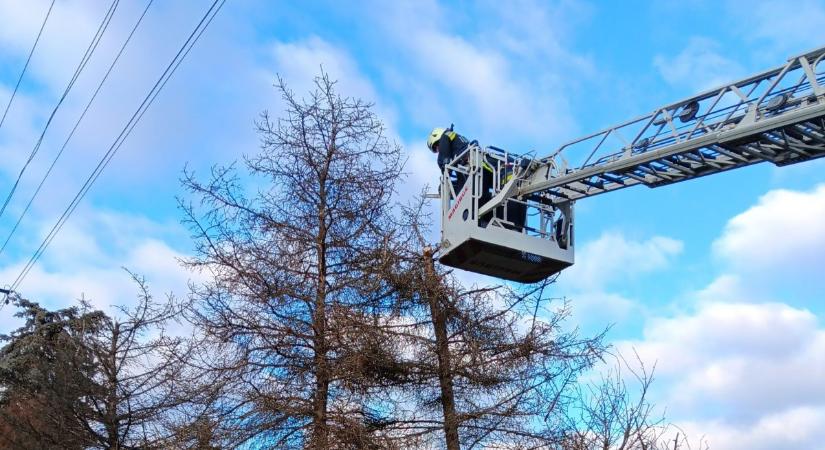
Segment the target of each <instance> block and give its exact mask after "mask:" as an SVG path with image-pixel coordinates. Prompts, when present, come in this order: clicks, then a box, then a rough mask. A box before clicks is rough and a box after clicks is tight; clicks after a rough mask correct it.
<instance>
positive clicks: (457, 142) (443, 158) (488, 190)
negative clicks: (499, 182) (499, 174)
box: [427, 126, 493, 226]
mask: <svg viewBox="0 0 825 450" xmlns="http://www.w3.org/2000/svg"><path fill="white" fill-rule="evenodd" d="M473 143H475V141H473ZM470 144H471V142H470V141H468V140H467V138H465V137H464V136H462V135H460V134H458V133H456V132H455V131H453V127H452V126H450V128H448V129H445V128H433V131H431V132H430V135H429V136H428V137H427V148H429V149H430V151H432V152H433V153H436V154H438V158H437V160H436V161H437V163H438V168H439V169H441V172H442V173H443V172H444V167H445V166H446V165H447V163H448V162H450V161H452V160H453V159H454V158H455V157H456V156H458V155H459V154H461V152H463V151H464V150H466V149H467V147H468V146H470ZM483 169H484V170H483V173H482V176H481V180H482V181H481V196H480V197H479V199H478V204H479V205H483V204H484V203H486V202H487V201H488V200H490V199H491V198H492V197H493V193H492V188H493V168H492V167H491V166H490V165H489V164H488V163H487V162H486V161H485V162H484V163H483ZM455 177H456V178H455V180H454V181H453V189H454V190H455V192H456V193H458V191H459V190H460V189H461V188H462V187H463V186H464V182H465V181H466V180H467V176H466V175H464V174H462V173H456V174H455ZM491 217H492V213H489V214H486V215H485V216H484V217H481V223H482V224H483V225H484V226H486V224H487V222H489V221H490V218H491Z"/></svg>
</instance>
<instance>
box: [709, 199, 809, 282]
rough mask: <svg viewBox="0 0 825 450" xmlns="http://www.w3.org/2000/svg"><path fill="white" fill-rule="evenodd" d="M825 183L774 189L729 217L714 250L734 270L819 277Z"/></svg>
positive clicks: (777, 276) (773, 275)
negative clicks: (806, 187)
mask: <svg viewBox="0 0 825 450" xmlns="http://www.w3.org/2000/svg"><path fill="white" fill-rule="evenodd" d="M823 218H825V185H819V186H818V187H817V188H815V189H813V190H812V191H810V192H797V191H788V190H774V191H770V192H768V193H767V194H765V195H763V196H762V197H761V198H760V199H759V201H758V202H757V204H756V205H755V206H753V207H751V208H749V209H748V210H747V211H745V212H743V213H741V214H738V215H737V216H735V217H733V218H732V219H730V220H729V221H728V223H727V225H726V226H725V230H724V232H723V233H722V236H720V237H719V238H718V239H717V240H716V241H715V242H714V243H713V250H714V252H715V253H716V254H717V255H718V256H720V257H721V258H722V259H723V260H724V261H725V262H726V263H728V264H729V265H730V266H731V267H732V268H734V269H735V270H737V271H741V272H744V273H746V274H753V273H760V274H767V275H768V276H770V277H776V278H781V277H794V278H796V277H800V278H804V279H806V280H818V279H820V278H821V277H820V276H819V275H821V273H822V267H825V227H823Z"/></svg>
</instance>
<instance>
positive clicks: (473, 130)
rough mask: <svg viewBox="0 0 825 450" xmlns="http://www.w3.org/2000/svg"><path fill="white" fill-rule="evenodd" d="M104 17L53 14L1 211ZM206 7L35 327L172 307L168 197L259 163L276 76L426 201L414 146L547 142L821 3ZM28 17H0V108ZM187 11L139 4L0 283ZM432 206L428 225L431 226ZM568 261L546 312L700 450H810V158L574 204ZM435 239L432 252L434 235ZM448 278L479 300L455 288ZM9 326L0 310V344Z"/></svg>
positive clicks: (6, 9)
mask: <svg viewBox="0 0 825 450" xmlns="http://www.w3.org/2000/svg"><path fill="white" fill-rule="evenodd" d="M108 4H109V3H108V2H104V1H74V0H71V1H68V0H67V1H58V2H57V3H56V4H55V6H54V9H53V10H52V13H51V15H50V17H49V20H48V22H47V24H46V27H45V29H44V32H43V36H42V38H41V41H40V43H39V44H38V47H37V49H36V51H35V53H34V55H33V57H32V60H31V63H30V65H29V67H28V70H27V72H26V75H25V77H24V79H23V81H22V84H21V87H20V90H19V92H18V93H17V96H16V97H15V99H14V101H13V103H12V105H11V108H10V111H9V115H8V117H7V119H6V122H5V123H4V124H3V126H2V127H0V161H2V164H0V191H2V194H3V195H6V194H7V193H8V190H10V189H11V186H12V184H13V183H14V180H15V179H16V177H17V175H18V173H19V172H20V169H21V167H22V166H23V164H24V162H25V160H26V158H27V156H28V155H29V154H30V152H31V151H32V149H33V148H34V146H35V143H36V142H37V139H38V136H39V135H40V133H41V131H42V130H43V127H44V124H45V122H46V120H47V119H48V117H49V114H50V113H51V111H52V110H53V108H54V106H55V104H56V103H57V101H58V99H59V98H60V96H61V94H62V92H63V90H64V89H65V87H66V84H67V83H68V82H69V79H70V78H71V76H72V73H73V71H74V69H75V67H76V66H77V64H78V62H79V61H80V59H81V57H82V55H83V52H84V50H85V48H86V46H87V45H88V43H89V42H90V40H91V39H92V36H93V35H94V33H95V31H96V30H97V26H98V24H99V22H100V20H101V19H102V18H103V16H104V14H105V11H106V8H107V7H108ZM792 5H793V6H792V7H791V6H789V3H788V2H780V1H776V2H767V1H744V0H741V1H740V0H721V1H704V0H696V1H681V2H641V1H626V2H595V1H578V0H561V1H552V0H551V1H545V2H533V1H518V0H514V1H508V2H497V1H476V2H470V1H454V2H438V1H434V0H429V1H428V0H423V1H396V2H382V1H363V2H336V1H306V2H278V1H254V0H249V1H243V0H228V2H227V3H226V5H225V6H224V7H223V9H222V10H221V11H220V13H219V15H218V16H217V18H216V19H215V20H214V22H213V23H212V24H211V26H210V28H209V29H208V30H207V32H206V33H205V34H204V35H203V37H202V38H201V40H200V41H199V42H198V44H197V46H196V47H195V49H194V50H193V51H192V52H191V53H190V54H189V56H188V58H187V59H186V61H185V62H184V63H183V64H182V65H181V66H180V68H179V70H178V71H177V72H176V74H175V75H174V77H173V78H172V80H171V81H170V82H169V83H168V84H167V85H166V87H165V90H164V91H163V92H162V93H161V95H160V96H159V97H158V98H157V100H156V101H155V103H154V104H153V105H152V107H151V109H150V110H149V112H148V113H147V114H146V115H145V116H144V118H143V120H142V122H141V123H140V124H139V125H138V127H137V128H136V129H135V131H134V133H133V134H132V135H131V136H130V138H129V140H128V141H127V142H126V143H125V145H124V146H123V147H122V148H121V150H120V151H119V153H118V154H117V155H116V156H115V158H114V159H113V160H112V163H111V164H110V165H109V166H108V167H107V169H106V170H105V171H104V172H103V174H102V176H101V177H100V178H99V179H98V180H97V182H96V184H95V185H94V187H93V188H92V190H91V191H90V192H89V194H88V195H87V196H86V197H85V198H84V200H83V202H82V203H81V204H80V205H79V207H78V208H77V210H76V211H75V213H74V214H73V215H72V216H71V218H70V220H69V221H68V222H67V223H66V225H65V227H64V228H63V229H62V231H61V232H60V234H59V235H58V236H57V238H56V239H55V240H54V241H53V242H52V244H51V246H50V247H49V248H48V250H47V251H46V253H45V254H44V255H43V257H42V258H41V259H40V260H39V261H38V263H37V264H36V265H35V267H34V268H33V270H32V271H31V272H30V273H29V275H28V276H27V278H26V279H25V281H24V282H23V283H22V285H21V286H20V288H19V291H20V292H21V293H22V294H23V295H24V296H25V297H28V298H32V299H36V300H38V301H41V302H43V303H44V304H46V305H48V306H51V307H61V306H68V305H70V304H73V302H75V301H76V299H78V298H81V297H83V298H86V299H89V300H90V301H92V303H93V304H95V305H97V306H98V307H101V308H108V307H109V306H110V305H113V304H124V303H129V302H130V301H133V299H134V298H135V296H136V295H137V290H136V289H135V286H134V285H133V283H131V281H130V277H129V274H128V273H126V272H125V271H124V270H123V268H124V267H125V268H128V269H129V270H131V271H134V272H136V273H139V274H142V275H144V276H145V277H146V278H147V281H148V282H149V284H150V285H151V287H152V289H153V291H154V292H156V295H163V293H167V292H171V293H174V294H175V295H180V296H183V295H186V285H187V282H188V281H189V280H193V281H197V279H198V277H197V275H195V274H190V273H187V272H185V271H184V270H183V269H181V268H180V266H179V264H178V260H179V258H185V257H186V256H187V255H189V254H191V251H192V242H191V240H190V239H189V233H188V232H187V230H186V229H185V227H183V226H182V225H181V223H180V219H181V213H180V211H179V210H178V209H177V200H176V197H179V196H183V198H184V199H185V193H184V192H183V190H182V189H181V187H180V183H179V179H180V177H181V174H182V170H183V168H184V167H189V168H190V169H191V170H194V171H195V172H196V173H200V174H205V173H207V171H208V170H209V168H210V167H211V166H212V165H213V164H227V163H231V162H232V161H235V160H237V159H239V158H241V157H242V156H243V155H245V154H252V153H254V152H256V151H257V150H258V148H259V141H258V137H257V136H256V133H255V127H254V122H255V120H256V119H257V118H258V117H259V114H260V113H261V112H263V111H265V110H266V111H269V112H270V114H271V115H273V116H274V117H277V115H278V113H279V111H280V110H281V108H282V103H281V100H280V98H279V97H278V95H277V92H276V91H275V89H274V88H273V83H274V82H275V80H276V77H277V76H278V75H280V76H281V77H282V78H283V79H284V80H285V81H286V82H287V83H288V84H289V86H290V87H291V88H292V89H293V90H295V91H296V92H299V93H300V92H307V90H308V89H309V88H310V87H311V83H312V79H313V77H314V76H316V75H318V74H319V72H320V70H322V68H323V70H324V71H326V72H327V73H328V74H329V75H330V77H331V78H333V79H337V80H338V81H339V85H338V86H339V89H340V91H341V92H342V93H343V94H346V95H351V96H357V97H361V98H364V99H366V100H369V101H372V102H374V103H375V110H376V112H377V113H378V114H379V115H380V116H381V118H382V119H383V120H384V121H385V123H386V124H387V127H388V132H389V134H390V137H391V138H393V139H395V140H396V141H397V142H398V143H400V144H401V145H403V147H404V151H405V156H406V159H407V164H406V166H405V172H406V173H407V176H406V179H405V181H404V182H403V184H402V186H401V188H400V193H401V195H402V196H403V195H409V196H412V195H415V194H416V193H418V192H420V190H421V188H422V187H423V186H425V185H428V184H429V185H430V186H434V185H435V183H436V181H437V178H438V171H437V167H436V164H435V162H434V161H433V157H432V155H431V154H430V153H429V151H428V150H427V149H426V147H425V139H426V135H427V134H428V132H429V130H430V129H431V128H432V127H434V126H445V125H448V124H450V123H454V124H455V127H456V130H458V131H459V132H461V133H462V134H464V135H466V136H470V137H472V138H474V139H478V140H479V141H480V142H481V143H483V144H486V145H496V146H498V147H502V148H507V149H509V150H511V151H514V152H517V153H526V152H529V151H535V152H537V154H540V155H542V154H550V153H551V152H552V151H554V150H555V149H556V148H557V147H558V146H560V145H561V144H563V143H564V142H567V141H570V140H572V139H574V138H577V137H579V136H582V135H585V134H588V133H590V132H593V131H597V130H599V129H602V128H604V127H606V126H610V125H613V124H616V123H619V122H622V121H624V120H627V119H629V118H633V117H636V116H638V115H641V114H645V113H648V112H650V111H652V110H654V109H655V108H656V107H658V106H661V105H663V104H666V103H670V102H673V101H677V100H679V99H681V98H684V97H687V96H690V95H691V94H695V93H697V92H699V91H701V90H704V89H707V88H712V87H714V86H716V85H719V84H720V83H725V82H729V81H733V80H736V79H738V78H744V77H747V76H749V75H751V74H753V73H756V72H759V71H762V70H766V69H769V68H773V67H775V66H779V65H781V64H783V63H784V62H785V61H786V60H787V58H788V57H790V56H793V55H795V54H800V53H803V52H805V51H808V50H811V49H813V48H817V47H819V46H822V45H825V33H823V31H822V30H823V28H822V24H823V23H825V1H810V0H799V1H795V2H793V4H792ZM48 6H49V2H47V1H34V0H32V1H29V0H27V1H22V0H0V106H2V107H5V105H6V103H7V102H8V98H9V96H10V94H11V92H12V90H13V88H14V85H15V83H16V81H17V77H18V76H19V74H20V71H21V69H22V67H23V65H24V63H25V61H26V56H27V55H28V52H29V50H30V48H31V45H32V43H33V42H34V38H35V36H36V35H37V31H38V29H39V27H40V24H41V23H42V20H43V17H44V15H45V13H46V10H47V9H48ZM145 6H146V3H144V2H143V1H137V0H135V1H131V0H129V1H124V2H122V3H120V4H119V6H118V9H117V10H116V11H115V15H114V17H113V19H112V22H111V25H110V27H109V28H108V29H107V31H106V33H105V34H104V36H103V38H102V40H101V43H100V46H99V47H98V49H97V51H96V52H95V54H94V55H93V57H92V59H91V61H90V62H89V64H88V66H87V67H86V68H85V69H84V71H83V73H82V74H81V76H80V77H79V78H78V80H77V82H76V83H75V85H74V86H73V88H72V90H71V92H70V93H69V95H68V96H67V97H66V99H65V101H64V102H63V104H62V106H61V108H60V109H59V110H58V112H57V114H56V115H55V117H54V120H53V121H52V123H51V125H50V127H49V128H48V130H47V132H46V134H45V136H44V140H43V144H42V146H41V147H40V150H39V151H38V153H37V155H36V157H35V158H34V159H33V161H32V163H31V164H30V166H29V167H28V169H27V170H26V172H25V173H24V176H23V177H22V179H21V182H20V185H19V187H18V189H17V192H16V193H15V195H14V196H13V198H12V201H11V203H10V204H9V207H8V209H7V210H6V212H5V213H4V214H3V215H2V216H0V240H5V239H6V237H7V236H8V233H9V232H10V230H11V228H12V226H13V225H14V223H15V221H16V220H17V218H18V217H19V216H20V214H21V213H22V211H23V209H24V207H25V205H26V203H27V201H28V199H29V198H30V197H31V195H32V193H33V192H34V189H35V188H36V186H37V184H38V183H39V181H40V179H41V177H42V176H43V174H44V173H45V170H46V168H47V167H48V166H49V164H50V163H51V161H52V159H53V158H54V156H55V154H56V153H57V151H58V150H59V148H60V146H61V145H62V143H63V142H64V141H65V139H66V136H67V135H68V134H69V131H70V130H71V127H72V126H73V125H74V122H75V121H76V120H77V117H78V115H79V114H80V112H81V111H82V108H83V106H84V105H85V104H86V102H87V101H88V99H89V97H90V95H91V93H92V92H93V90H94V88H95V87H96V86H97V84H98V83H99V82H100V80H101V78H102V77H103V74H104V73H105V71H106V69H107V67H108V65H109V64H111V61H112V59H113V58H114V56H115V54H116V52H117V50H118V49H119V47H120V45H121V44H122V43H123V41H124V40H125V39H126V36H127V35H128V33H129V31H130V30H131V28H132V26H134V23H135V21H136V20H137V18H138V16H139V15H140V13H141V12H142V11H143V9H144V8H145ZM208 6H209V4H208V3H207V2H205V1H179V2H161V1H157V2H154V3H153V4H152V5H151V7H150V8H149V10H148V12H147V15H146V17H145V19H144V21H143V22H142V23H141V25H140V27H139V28H138V30H137V32H136V34H135V36H134V38H133V39H132V40H131V41H130V43H129V45H128V46H127V47H126V50H125V52H124V54H123V56H122V57H121V59H120V60H119V61H118V63H117V65H116V66H115V68H114V70H113V72H112V74H111V76H110V77H109V78H108V79H107V81H106V83H105V84H104V86H103V88H102V89H101V92H100V94H99V96H98V97H97V98H96V99H95V102H94V103H93V106H92V108H91V109H90V111H89V113H88V115H87V116H86V117H85V118H84V120H83V122H82V123H81V125H80V127H79V128H78V131H77V132H76V133H75V135H74V136H73V137H72V140H71V141H70V142H69V144H68V145H67V146H66V150H65V152H64V154H63V155H62V156H61V158H60V159H59V160H58V162H57V165H56V166H55V169H54V171H53V173H52V174H51V175H50V176H49V177H48V179H47V180H46V183H45V184H44V187H43V190H42V191H41V193H40V195H39V196H38V197H37V198H36V200H35V201H34V203H33V205H32V208H31V210H30V211H29V212H28V213H27V215H26V216H25V217H24V218H23V220H22V222H21V226H20V228H19V229H18V230H17V232H16V233H14V234H13V235H12V236H11V239H10V240H9V242H10V243H9V245H8V247H7V248H6V249H5V250H4V251H3V252H2V253H0V284H11V282H12V281H13V280H14V279H15V278H16V277H17V274H18V273H19V272H20V270H21V268H22V267H23V265H24V264H25V262H26V261H27V260H28V258H29V257H30V256H31V254H32V252H33V251H34V250H35V249H36V248H37V246H38V245H39V243H40V241H41V240H42V238H43V237H44V236H45V234H46V233H47V232H48V230H49V229H50V228H51V227H52V225H53V224H54V222H55V220H56V219H57V217H58V216H59V214H60V213H61V212H62V211H63V209H64V208H65V207H66V205H67V204H68V202H69V201H70V200H71V198H72V197H73V196H74V195H75V193H76V192H77V190H78V189H79V187H80V186H81V184H82V183H83V181H84V180H85V179H86V177H87V176H88V175H89V173H90V172H91V170H92V169H93V167H94V166H95V164H97V161H98V160H99V159H100V158H101V156H102V155H103V153H104V152H105V151H106V149H107V148H108V147H109V145H111V143H112V141H113V140H114V139H115V137H116V136H117V134H118V133H119V131H120V129H121V127H123V125H124V124H125V122H126V120H128V118H129V116H130V115H131V114H132V112H133V111H134V110H135V108H136V107H137V105H138V104H139V102H140V101H141V100H142V98H143V96H144V95H145V94H146V92H147V91H148V89H149V88H150V87H151V86H152V84H153V83H154V82H155V80H156V79H157V77H158V76H159V75H160V73H161V72H162V70H163V68H164V67H165V65H166V64H167V63H168V62H169V60H170V59H171V58H172V57H173V56H174V54H175V52H177V50H178V48H179V46H180V45H181V43H182V42H183V40H184V39H185V38H186V36H187V35H188V34H189V32H190V31H191V29H192V28H193V27H194V26H195V24H196V23H197V21H198V20H199V19H200V16H201V15H202V14H203V13H204V12H205V10H206V8H207V7H208ZM436 206H437V205H436V204H433V205H432V208H433V210H435V209H434V208H436ZM576 223H577V230H576V233H577V234H576V242H577V246H578V248H577V253H576V264H575V265H574V266H573V267H572V268H570V269H568V270H566V271H565V272H563V273H562V275H561V276H560V278H559V280H558V283H557V284H556V286H555V292H554V295H557V296H559V297H566V298H568V299H569V300H570V302H571V304H572V307H573V317H572V319H571V321H572V323H573V324H575V325H577V326H579V327H580V328H581V330H582V332H595V331H597V330H600V329H603V328H604V327H606V326H610V327H611V328H610V331H609V333H608V335H607V338H608V340H609V341H610V342H611V343H613V345H614V349H615V350H616V351H617V352H622V353H623V354H625V355H632V354H633V352H636V353H638V355H639V357H640V358H641V359H642V361H644V363H645V364H646V365H647V366H648V367H652V366H653V365H654V364H655V367H656V371H655V376H656V380H655V382H654V385H653V388H652V391H651V399H652V400H654V401H655V402H656V404H657V405H658V406H659V407H660V408H661V409H662V410H664V411H666V416H667V419H668V420H669V421H671V422H673V423H675V424H677V425H678V426H679V427H680V428H681V429H682V430H684V431H685V432H686V433H687V434H688V436H690V437H691V438H692V439H693V440H694V441H698V440H699V439H700V438H704V439H705V440H706V441H707V442H709V443H710V444H711V446H712V448H714V449H800V448H805V449H807V448H821V445H822V444H821V438H820V434H821V430H822V429H825V383H823V382H822V380H823V379H825V301H823V300H825V298H823V297H825V295H823V292H825V277H823V274H825V269H824V268H825V226H823V225H824V224H825V160H819V161H813V162H808V163H804V164H799V165H795V166H789V167H783V168H777V167H774V166H771V165H769V164H761V165H756V166H752V167H749V168H745V169H740V170H736V171H733V172H729V173H722V174H718V175H714V176H712V177H704V178H700V179H697V180H692V181H688V182H684V183H679V184H676V185H672V186H667V187H662V188H658V189H653V190H651V189H647V188H644V187H636V188H631V189H626V190H622V191H617V192H613V193H610V194H608V195H603V196H597V197H594V198H591V199H585V200H582V201H580V202H578V203H577V205H576ZM434 239H436V237H434ZM462 276H464V277H466V279H467V280H470V281H482V282H483V281H485V280H483V279H479V278H477V277H473V276H470V275H462ZM13 325H14V321H13V319H12V318H11V317H10V309H9V308H7V309H4V310H2V311H0V332H3V331H8V330H9V329H11V327H12V326H13Z"/></svg>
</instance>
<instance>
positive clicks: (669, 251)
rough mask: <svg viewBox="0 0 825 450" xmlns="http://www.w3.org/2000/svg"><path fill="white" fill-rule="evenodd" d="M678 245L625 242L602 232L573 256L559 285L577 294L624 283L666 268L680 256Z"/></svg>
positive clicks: (661, 238) (657, 241)
mask: <svg viewBox="0 0 825 450" xmlns="http://www.w3.org/2000/svg"><path fill="white" fill-rule="evenodd" d="M682 247H683V244H682V242H681V241H678V240H675V239H672V238H668V237H664V236H654V237H652V238H649V239H647V240H644V241H633V240H628V239H627V238H625V237H624V236H623V235H621V234H619V233H616V232H605V233H603V234H602V235H601V236H600V237H599V238H598V239H596V240H595V241H591V242H587V243H586V244H584V245H583V246H581V247H580V248H579V249H578V250H577V252H576V264H574V265H573V266H572V267H571V268H570V269H567V270H565V271H564V272H562V275H561V277H560V278H559V281H560V282H561V283H563V284H564V285H565V286H568V285H569V286H572V287H574V288H576V289H578V290H594V289H599V288H601V287H603V286H605V285H608V284H610V283H611V282H613V281H616V280H626V279H628V278H633V277H636V276H639V275H642V274H646V273H650V272H653V271H656V270H660V269H663V268H665V267H667V266H668V265H669V264H670V263H671V262H672V260H673V258H674V257H675V256H677V255H679V254H680V253H681V252H682Z"/></svg>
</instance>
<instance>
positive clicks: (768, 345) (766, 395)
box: [617, 303, 825, 449]
mask: <svg viewBox="0 0 825 450" xmlns="http://www.w3.org/2000/svg"><path fill="white" fill-rule="evenodd" d="M617 347H618V348H619V349H620V351H622V352H623V353H625V354H627V353H628V352H630V351H631V348H633V349H635V350H636V351H637V352H638V354H639V355H640V357H641V358H642V360H643V361H644V362H645V363H646V364H647V365H648V366H650V365H652V364H653V363H656V368H657V369H656V370H657V371H656V377H657V380H658V381H657V383H656V386H655V388H654V389H655V391H656V394H657V397H658V398H657V401H658V403H659V404H660V405H662V406H666V407H667V409H668V411H669V416H668V419H669V421H673V422H675V423H676V424H677V425H679V426H682V427H684V426H685V425H688V428H689V429H692V430H693V431H691V432H689V433H688V435H689V436H692V437H694V438H695V437H696V435H706V436H707V438H708V441H709V442H710V444H711V447H712V448H743V449H744V448H752V447H749V446H748V445H747V444H746V443H747V442H756V441H758V439H759V438H762V437H764V438H765V439H768V438H770V440H771V442H779V443H778V444H776V445H777V446H776V447H771V448H795V447H793V442H794V441H793V439H795V436H794V437H789V436H788V435H789V434H794V433H788V435H783V434H781V433H779V434H776V433H774V432H775V431H776V430H773V431H770V430H767V431H766V429H765V426H766V424H767V423H772V422H775V421H776V418H777V417H779V416H781V415H783V414H786V413H787V412H788V411H797V412H798V414H801V415H806V414H808V409H806V408H816V409H818V410H820V411H821V410H823V408H825V385H823V384H822V382H821V380H822V379H823V377H825V329H823V328H822V327H821V325H820V324H819V322H818V320H817V318H816V316H814V315H813V314H812V313H811V312H810V311H807V310H803V309H796V308H793V307H790V306H788V305H785V304H781V303H763V304H752V303H701V304H700V305H699V306H698V307H697V308H696V310H695V311H692V312H689V313H682V314H677V315H676V316H673V317H668V318H662V317H660V318H654V319H652V320H650V321H648V323H647V324H646V326H645V330H644V339H643V340H640V341H628V342H622V343H619V344H617ZM806 417H808V416H806ZM823 418H825V417H823V416H822V415H821V414H819V413H818V414H815V415H813V416H810V417H808V420H814V421H816V423H817V426H819V427H822V426H825V422H823ZM694 422H695V426H690V424H691V423H694ZM800 425H802V423H800ZM763 433H767V434H763ZM799 435H800V436H801V437H803V438H804V436H805V434H804V433H799ZM733 436H739V438H740V441H741V442H742V444H737V445H736V446H728V444H727V443H728V442H732V441H730V440H729V439H731V438H732V437H733ZM780 443H781V444H780ZM765 448H769V447H765Z"/></svg>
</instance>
